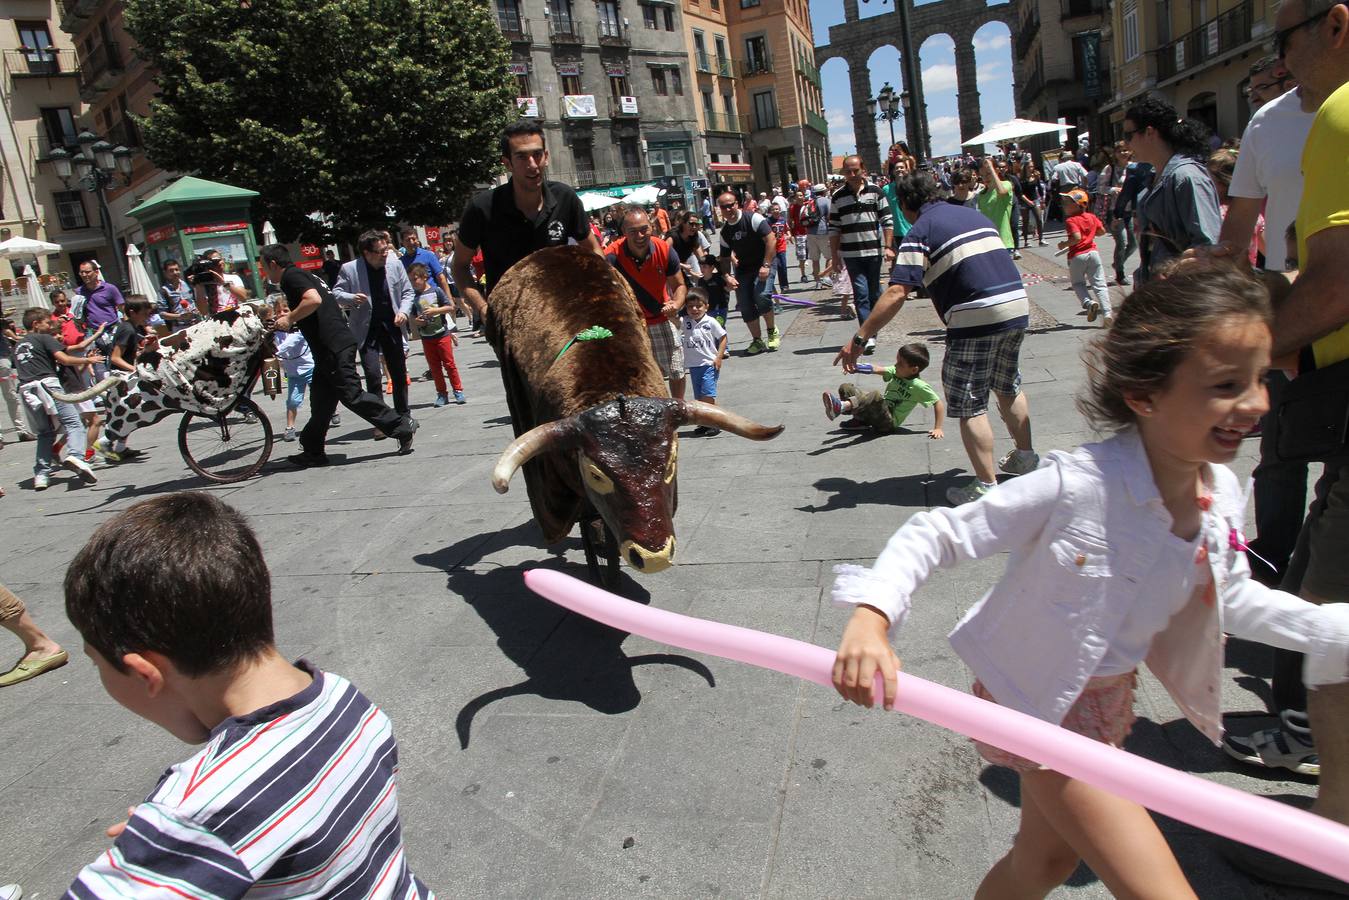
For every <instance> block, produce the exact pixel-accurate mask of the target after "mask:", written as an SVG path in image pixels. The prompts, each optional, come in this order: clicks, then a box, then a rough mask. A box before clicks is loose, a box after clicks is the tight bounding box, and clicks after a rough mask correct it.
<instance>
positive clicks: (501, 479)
mask: <svg viewBox="0 0 1349 900" xmlns="http://www.w3.org/2000/svg"><path fill="white" fill-rule="evenodd" d="M574 428H575V425H574V424H573V422H572V420H571V419H570V418H568V419H562V420H561V421H558V422H544V423H543V424H542V425H539V426H537V427H535V428H531V429H530V430H529V431H526V432H525V433H524V434H522V435H520V436H519V437H518V438H516V439H515V440H513V441H511V444H510V446H509V447H507V448H506V449H505V450H504V451H502V453H501V457H500V458H499V459H497V464H496V466H495V467H493V469H492V487H493V488H494V489H496V492H497V493H498V494H504V493H506V491H508V490H509V489H510V486H511V478H512V477H514V475H515V471H516V469H519V468H520V467H521V466H523V465H524V464H525V463H527V462H529V461H530V460H531V459H533V458H534V457H536V456H538V455H539V454H540V453H547V452H548V451H549V450H555V449H561V448H562V446H563V445H564V444H565V442H566V440H567V438H569V437H570V436H571V433H572V431H573V429H574Z"/></svg>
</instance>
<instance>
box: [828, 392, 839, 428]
mask: <svg viewBox="0 0 1349 900" xmlns="http://www.w3.org/2000/svg"><path fill="white" fill-rule="evenodd" d="M841 412H843V402H842V401H841V400H839V399H838V398H837V397H835V396H834V395H833V394H831V393H829V392H828V391H825V392H824V414H825V415H826V416H827V417H828V418H829V421H831V422H832V421H834V420H835V419H837V418H838V416H839V413H841Z"/></svg>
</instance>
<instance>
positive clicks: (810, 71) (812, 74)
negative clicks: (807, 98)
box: [796, 55, 824, 90]
mask: <svg viewBox="0 0 1349 900" xmlns="http://www.w3.org/2000/svg"><path fill="white" fill-rule="evenodd" d="M796 71H797V72H799V73H801V74H802V75H804V76H806V81H809V82H810V83H811V84H813V85H815V86H816V87H817V88H820V89H821V90H823V89H824V88H823V86H822V85H821V84H820V70H819V69H817V68H816V67H815V65H814V64H813V63H812V62H811V61H810V60H809V59H807V58H806V57H805V56H804V55H802V56H798V57H797V58H796Z"/></svg>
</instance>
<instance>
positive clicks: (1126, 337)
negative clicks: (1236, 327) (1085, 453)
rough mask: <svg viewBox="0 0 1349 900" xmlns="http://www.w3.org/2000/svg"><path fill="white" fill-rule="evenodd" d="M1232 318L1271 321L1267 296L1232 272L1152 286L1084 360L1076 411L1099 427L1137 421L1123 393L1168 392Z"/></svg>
mask: <svg viewBox="0 0 1349 900" xmlns="http://www.w3.org/2000/svg"><path fill="white" fill-rule="evenodd" d="M1233 318H1256V319H1259V320H1260V321H1261V322H1264V323H1265V324H1266V325H1270V324H1272V323H1273V320H1274V313H1273V311H1272V310H1271V309H1270V305H1269V292H1268V291H1267V290H1265V287H1264V286H1263V285H1262V284H1260V282H1258V281H1256V280H1255V279H1254V278H1252V277H1251V276H1250V275H1248V274H1246V273H1244V272H1241V271H1238V270H1237V269H1236V268H1234V267H1223V268H1220V269H1217V270H1212V269H1210V270H1208V271H1204V272H1193V273H1191V272H1184V273H1180V274H1173V275H1171V276H1169V277H1164V278H1160V279H1156V280H1153V281H1150V282H1148V283H1147V284H1146V285H1144V286H1142V287H1140V288H1138V289H1137V290H1136V291H1134V292H1133V293H1132V294H1130V295H1129V297H1128V298H1127V299H1126V300H1125V301H1124V305H1123V306H1121V307H1120V309H1119V312H1118V314H1117V315H1116V316H1115V323H1114V325H1112V326H1111V328H1110V330H1109V331H1108V332H1107V333H1106V334H1105V335H1103V336H1101V337H1099V338H1097V339H1096V340H1095V341H1093V342H1092V343H1091V345H1090V346H1089V347H1088V348H1087V351H1086V353H1085V354H1084V355H1083V358H1084V360H1085V361H1086V364H1087V382H1088V384H1087V392H1086V393H1085V394H1083V395H1082V396H1080V397H1078V400H1077V408H1078V409H1079V410H1081V411H1082V414H1083V415H1085V416H1086V417H1087V419H1088V420H1089V421H1090V422H1091V424H1092V425H1093V426H1094V427H1095V428H1097V429H1098V430H1101V431H1105V430H1109V429H1112V428H1125V427H1127V426H1129V425H1132V424H1133V423H1134V412H1133V410H1131V409H1130V408H1129V405H1128V404H1127V403H1126V402H1125V400H1124V398H1125V397H1126V396H1130V395H1133V396H1137V395H1146V394H1150V393H1153V392H1155V391H1158V390H1161V389H1163V388H1165V387H1166V384H1167V382H1168V381H1170V379H1171V373H1173V372H1174V371H1175V370H1176V367H1177V366H1179V365H1180V363H1181V361H1182V360H1184V359H1185V357H1186V355H1187V354H1189V353H1190V351H1191V350H1192V349H1193V348H1194V346H1195V344H1196V343H1198V342H1199V341H1201V340H1203V338H1204V336H1205V335H1207V334H1208V333H1209V332H1211V331H1212V330H1213V329H1214V328H1216V327H1218V326H1219V325H1220V324H1222V323H1224V322H1225V321H1227V320H1230V319H1233Z"/></svg>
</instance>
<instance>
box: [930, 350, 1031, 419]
mask: <svg viewBox="0 0 1349 900" xmlns="http://www.w3.org/2000/svg"><path fill="white" fill-rule="evenodd" d="M1025 336H1026V331H1025V329H1022V328H1018V329H1016V330H1015V331H1000V332H998V333H997V334H984V335H980V336H979V337H972V338H951V339H949V340H947V342H946V356H945V358H944V359H943V360H942V364H941V383H942V387H943V388H944V389H945V390H946V414H947V415H948V416H950V417H951V418H953V419H973V418H975V417H976V416H982V415H983V414H984V413H986V412H988V392H989V390H990V389H991V390H993V391H994V392H995V393H998V394H1003V395H1005V396H1011V397H1015V396H1016V395H1017V394H1018V393H1020V392H1021V341H1022V339H1023V338H1024V337H1025Z"/></svg>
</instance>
